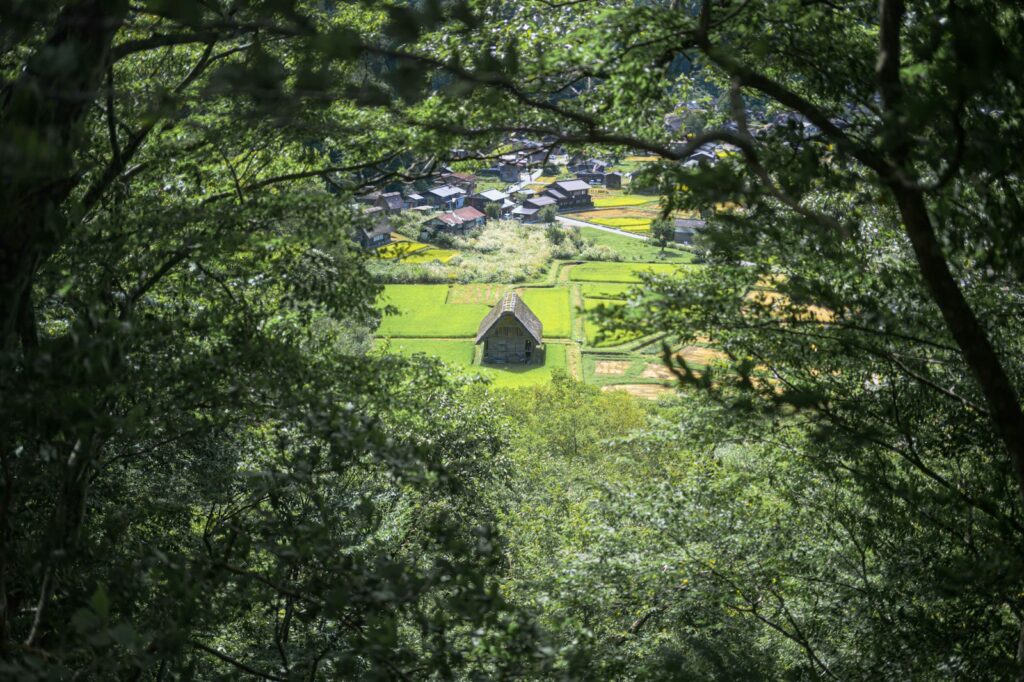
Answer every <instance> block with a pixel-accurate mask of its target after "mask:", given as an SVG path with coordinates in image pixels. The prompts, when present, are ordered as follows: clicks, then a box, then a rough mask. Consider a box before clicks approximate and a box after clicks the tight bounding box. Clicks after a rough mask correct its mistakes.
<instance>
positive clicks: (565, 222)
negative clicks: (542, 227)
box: [558, 216, 647, 242]
mask: <svg viewBox="0 0 1024 682" xmlns="http://www.w3.org/2000/svg"><path fill="white" fill-rule="evenodd" d="M558 222H560V223H562V224H563V225H573V226H575V227H592V228H594V229H595V230H601V231H603V232H611V233H612V234H618V235H621V236H623V237H629V238H630V239H639V240H640V241H644V242H645V241H647V237H644V236H643V235H639V234H633V233H632V232H626V231H625V230H617V229H615V228H614V227H607V226H605V225H597V224H596V223H588V222H586V221H585V220H576V219H575V218H566V217H565V216H558Z"/></svg>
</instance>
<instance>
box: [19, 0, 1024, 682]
mask: <svg viewBox="0 0 1024 682" xmlns="http://www.w3.org/2000/svg"><path fill="white" fill-rule="evenodd" d="M0 19H2V21H0V36H2V49H0V79H2V80H0V162H2V163H0V200H2V204H3V206H4V211H3V212H2V214H0V424H3V428H0V484H2V498H0V672H2V673H3V674H4V675H8V676H11V677H18V678H24V679H55V678H57V679H63V678H69V679H70V678H75V677H78V678H82V677H85V678H106V677H126V678H132V679H166V678H168V677H195V678H200V679H205V678H214V677H225V676H227V677H230V676H242V675H244V676H253V677H257V678H263V679H282V680H284V679H319V678H354V679H355V678H358V679H370V678H380V679H420V678H424V679H425V678H432V677H443V678H460V679H461V678H495V677H514V678H537V679H541V678H550V677H555V676H560V677H563V678H581V679H595V678H602V677H604V678H616V679H679V678H680V677H692V678H695V679H737V678H764V679H779V678H784V679H812V678H819V677H821V678H832V679H861V678H874V679H877V678H886V679H891V678H898V679H906V678H914V679H947V678H949V677H953V678H961V679H984V678H1004V677H1011V676H1017V677H1020V676H1021V675H1022V674H1024V645H1022V644H1021V643H1024V601H1022V595H1024V572H1022V568H1021V567H1022V561H1021V560H1022V554H1024V515H1022V510H1021V504H1022V501H1024V498H1022V495H1024V414H1022V407H1021V395H1020V391H1021V386H1022V383H1024V364H1022V362H1021V358H1022V357H1024V356H1022V350H1024V349H1022V347H1021V338H1022V331H1024V330H1022V328H1021V327H1022V325H1024V317H1022V316H1021V283H1022V281H1024V241H1022V240H1021V225H1022V217H1024V209H1022V206H1021V203H1020V199H1019V197H1020V195H1021V189H1022V188H1021V178H1022V170H1024V168H1022V164H1024V161H1022V159H1021V157H1020V154H1019V153H1018V150H1019V149H1021V148H1024V106H1022V105H1024V102H1022V100H1021V98H1022V97H1024V88H1022V87H1021V86H1022V85H1024V84H1022V83H1021V79H1022V78H1024V30H1022V29H1024V12H1022V9H1021V7H1020V6H1019V3H1016V2H1010V1H1008V0H968V1H965V2H955V3H954V2H937V1H931V0H920V1H914V2H905V1H903V0H881V1H880V2H864V1H862V0H849V1H846V0H832V1H830V2H806V1H805V0H685V1H679V0H671V1H668V0H666V1H664V2H661V1H659V2H645V3H629V4H626V3H622V2H612V1H610V0H570V1H567V2H550V1H549V0H517V1H516V2H505V1H502V2H498V1H496V0H470V1H468V2H463V1H457V2H445V3H442V2H439V1H437V0H424V1H418V2H413V3H406V2H387V1H381V2H361V3H350V2H343V1H340V0H339V1H333V0H330V1H327V2H323V1H320V0H315V1H314V0H308V1H305V0H282V1H274V2H263V1H256V0H233V1H231V2H227V1H226V0H225V1H221V0H175V1H173V2H171V1H165V0H148V1H146V2H140V3H129V2H128V1H127V0H67V1H58V0H10V1H9V2H4V3H0ZM673 117H675V118H677V119H679V120H681V121H683V124H682V125H683V129H682V132H679V131H678V130H677V129H673V127H672V126H669V125H667V124H666V123H667V121H668V120H669V119H670V118H673ZM525 137H528V138H531V139H535V140H539V141H540V142H541V145H542V148H543V149H546V150H547V151H551V150H553V149H555V148H559V147H566V146H567V147H569V148H571V149H577V150H581V151H591V152H595V153H609V154H611V153H620V152H622V151H633V152H639V153H643V154H644V155H645V157H646V158H650V157H653V158H654V160H651V161H647V162H646V163H645V165H644V167H643V169H642V170H640V171H639V173H638V175H637V176H636V178H635V180H634V181H635V182H636V183H637V186H638V187H639V186H650V187H656V188H657V189H658V192H659V194H660V196H661V207H662V213H663V222H659V226H664V225H671V223H670V217H671V215H672V214H673V213H675V212H677V211H700V212H702V213H704V214H713V215H712V217H711V219H710V220H709V226H710V227H709V229H708V230H706V233H705V234H704V235H703V240H704V241H705V244H704V246H705V247H706V253H705V254H704V257H705V259H706V261H707V267H705V268H703V269H702V270H701V271H700V272H699V273H697V274H694V275H693V276H692V277H690V276H688V277H686V278H685V279H682V278H679V277H672V276H662V277H657V276H650V277H645V281H644V282H643V284H642V285H640V286H639V287H638V288H637V290H636V291H635V295H634V296H632V297H631V298H630V304H629V305H623V306H616V307H614V308H609V309H607V310H606V311H605V322H606V324H608V325H610V326H615V327H618V328H619V329H621V330H622V331H628V332H631V333H634V334H637V335H641V334H663V335H665V338H666V345H665V353H664V362H665V363H666V365H667V366H668V367H669V368H670V369H671V371H672V372H673V373H674V376H675V377H676V378H677V379H678V383H679V385H680V387H681V388H682V389H683V396H682V397H679V398H678V399H677V402H675V403H671V404H670V405H666V406H660V407H650V408H648V407H640V406H638V405H637V404H636V403H634V402H631V401H629V400H628V399H625V398H623V397H621V396H609V395H606V394H601V393H600V392H598V391H596V390H591V389H589V388H587V387H583V386H580V385H578V384H575V383H574V382H572V381H570V380H568V379H567V378H565V377H562V376H556V378H555V380H554V381H553V382H552V384H551V386H550V387H547V388H545V389H542V390H536V391H534V392H521V393H518V394H515V395H514V396H511V397H510V395H509V394H505V393H502V392H499V391H491V390H488V389H486V388H480V387H475V386H467V385H465V384H466V382H465V381H463V380H460V379H458V378H454V377H453V376H451V375H450V374H449V373H447V372H446V371H445V369H444V367H443V366H442V365H441V364H439V363H437V362H434V361H431V360H429V359H425V358H422V357H418V358H413V359H405V360H402V359H399V358H397V357H394V356H382V355H380V354H377V353H373V352H370V350H371V345H372V339H373V334H374V331H375V329H376V326H377V324H378V322H379V316H380V312H379V308H378V307H377V306H375V303H374V299H375V297H376V296H377V294H378V293H379V291H380V284H379V283H378V282H376V281H375V279H374V278H373V276H372V275H371V274H370V272H369V269H368V256H367V255H366V254H364V253H363V252H362V251H360V250H359V249H358V248H356V246H355V244H354V242H353V241H352V235H353V234H354V231H355V230H356V229H358V228H359V227H363V226H366V225H367V224H368V222H367V221H368V218H367V217H366V216H365V215H364V214H362V213H361V212H360V211H358V210H357V209H356V208H354V205H353V201H352V199H353V197H354V195H356V194H358V193H359V192H360V191H361V190H362V189H363V188H366V187H369V186H371V185H372V186H375V187H382V186H386V185H387V184H388V183H394V182H402V183H410V184H412V183H416V182H417V181H419V182H420V183H422V181H423V180H425V179H426V178H430V177H432V176H433V175H435V174H436V173H437V171H438V170H439V169H440V168H441V167H442V166H444V165H446V164H449V165H450V164H452V163H454V161H455V159H453V158H452V150H454V149H462V150H470V153H469V156H468V157H465V158H462V159H460V161H461V162H463V163H466V162H467V161H468V162H469V163H472V162H475V161H480V162H482V161H485V160H492V159H494V158H496V157H497V156H499V155H500V154H502V153H507V152H509V151H510V150H513V151H514V150H515V148H516V145H517V142H516V140H521V139H523V138H525ZM709 143H719V144H723V145H725V147H724V148H725V149H726V150H727V152H726V153H723V154H722V157H721V158H719V159H717V162H716V163H713V164H709V163H687V160H688V159H690V157H691V156H692V155H693V154H694V152H697V151H698V150H700V149H702V148H703V147H705V145H708V144H709ZM698 338H709V339H711V340H713V341H714V343H715V344H716V345H717V346H718V347H720V348H721V349H722V350H723V351H724V352H725V353H726V354H727V356H728V358H729V360H728V363H726V364H727V365H728V366H727V367H726V366H719V367H717V368H712V369H704V370H700V371H698V370H696V369H695V368H693V367H690V366H689V365H687V363H686V362H685V361H683V360H681V359H680V358H678V357H677V356H675V355H674V354H673V352H672V347H671V346H670V344H669V343H668V341H669V340H673V341H680V342H686V341H691V340H695V339H698Z"/></svg>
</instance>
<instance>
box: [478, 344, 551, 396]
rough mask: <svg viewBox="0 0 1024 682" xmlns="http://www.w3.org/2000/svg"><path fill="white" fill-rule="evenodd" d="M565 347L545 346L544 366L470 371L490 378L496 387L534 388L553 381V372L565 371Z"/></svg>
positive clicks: (487, 368) (488, 368) (488, 367)
mask: <svg viewBox="0 0 1024 682" xmlns="http://www.w3.org/2000/svg"><path fill="white" fill-rule="evenodd" d="M565 360H566V358H565V346H564V345H562V344H557V343H546V344H544V364H543V365H518V366H517V365H502V366H501V367H496V366H490V365H486V366H483V367H478V366H473V367H471V368H470V371H472V372H476V373H479V374H481V375H482V376H485V377H488V378H490V379H491V380H492V381H493V382H494V385H495V386H502V387H507V388H514V387H517V386H534V385H536V384H546V383H548V382H549V381H551V372H552V370H555V369H565V367H566V361H565Z"/></svg>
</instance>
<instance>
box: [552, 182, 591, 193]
mask: <svg viewBox="0 0 1024 682" xmlns="http://www.w3.org/2000/svg"><path fill="white" fill-rule="evenodd" d="M548 187H555V188H557V189H559V190H561V191H562V192H578V191H580V190H581V189H586V190H589V189H590V185H588V184H587V183H586V182H584V181H583V180H559V181H558V182H553V183H551V184H550V185H548Z"/></svg>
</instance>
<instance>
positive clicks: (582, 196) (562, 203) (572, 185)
mask: <svg viewBox="0 0 1024 682" xmlns="http://www.w3.org/2000/svg"><path fill="white" fill-rule="evenodd" d="M544 191H545V192H546V193H547V194H549V195H551V196H552V197H554V198H555V200H556V201H557V202H558V210H560V211H564V210H570V209H580V208H593V206H594V202H593V200H591V198H590V185H589V184H588V183H586V182H584V181H583V180H559V181H557V182H552V183H551V184H550V185H548V186H547V187H545V188H544Z"/></svg>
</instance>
